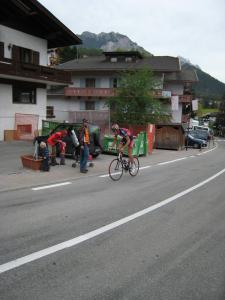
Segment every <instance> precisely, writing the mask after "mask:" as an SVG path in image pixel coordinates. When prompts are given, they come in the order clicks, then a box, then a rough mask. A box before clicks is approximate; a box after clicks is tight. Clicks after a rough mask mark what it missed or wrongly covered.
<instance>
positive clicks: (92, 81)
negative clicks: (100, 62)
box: [85, 78, 95, 88]
mask: <svg viewBox="0 0 225 300" xmlns="http://www.w3.org/2000/svg"><path fill="white" fill-rule="evenodd" d="M85 86H86V87H87V88H89V87H90V88H94V87H95V78H86V79H85Z"/></svg>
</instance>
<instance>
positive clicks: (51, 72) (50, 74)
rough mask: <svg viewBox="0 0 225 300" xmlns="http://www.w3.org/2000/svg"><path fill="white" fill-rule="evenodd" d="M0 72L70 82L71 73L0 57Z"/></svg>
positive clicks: (8, 74)
mask: <svg viewBox="0 0 225 300" xmlns="http://www.w3.org/2000/svg"><path fill="white" fill-rule="evenodd" d="M0 74H3V75H7V76H19V77H25V78H32V79H37V80H41V81H43V82H45V81H51V82H56V83H64V84H69V83H71V73H70V72H66V71H62V70H57V69H54V68H49V67H45V66H40V65H34V64H28V63H23V62H18V61H15V60H12V59H7V58H1V59H0Z"/></svg>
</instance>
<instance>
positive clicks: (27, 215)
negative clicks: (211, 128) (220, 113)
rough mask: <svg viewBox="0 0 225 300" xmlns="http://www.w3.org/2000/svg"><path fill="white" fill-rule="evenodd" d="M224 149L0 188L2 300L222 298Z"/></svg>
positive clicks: (224, 292) (224, 290)
mask: <svg viewBox="0 0 225 300" xmlns="http://www.w3.org/2000/svg"><path fill="white" fill-rule="evenodd" d="M224 150H225V143H223V142H219V143H218V147H217V148H216V149H215V150H214V151H209V152H208V153H206V154H204V155H194V156H191V157H189V158H186V159H183V160H177V161H174V162H171V163H165V164H161V165H159V164H158V165H155V166H151V167H149V168H145V169H142V170H141V171H140V174H139V175H138V176H137V177H135V178H131V177H130V176H129V175H128V174H125V176H123V178H122V179H121V180H120V181H119V182H113V181H112V180H110V179H109V178H108V177H99V176H96V177H86V176H84V177H83V178H82V179H77V180H75V181H73V182H71V183H68V185H63V186H57V187H52V188H51V187H49V188H48V189H40V190H33V189H31V188H27V189H21V190H18V191H8V192H4V193H1V194H0V298H1V300H5V299H7V300H9V299H12V300H15V299H23V300H30V299H35V300H36V299H40V300H45V299H46V300H51V299H54V300H56V299H64V300H65V299H75V300H78V299H82V300H83V299H96V300H97V299H98V300H99V299H112V300H117V299H138V300H139V299H148V300H149V299H151V300H152V299H154V300H161V299H163V300H165V299H166V300H177V299H179V300H224V299H225V218H224V215H225V184H224V183H225V151H224ZM117 221H118V222H117ZM106 225H107V226H106ZM53 246H54V247H53ZM16 259H18V260H16Z"/></svg>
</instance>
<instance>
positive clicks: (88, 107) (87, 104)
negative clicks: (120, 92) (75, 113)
mask: <svg viewBox="0 0 225 300" xmlns="http://www.w3.org/2000/svg"><path fill="white" fill-rule="evenodd" d="M85 110H95V102H94V101H86V102H85Z"/></svg>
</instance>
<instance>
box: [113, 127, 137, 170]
mask: <svg viewBox="0 0 225 300" xmlns="http://www.w3.org/2000/svg"><path fill="white" fill-rule="evenodd" d="M112 131H113V133H114V141H113V143H112V145H111V148H113V147H114V146H115V144H116V142H117V137H118V135H119V136H121V137H122V139H121V141H120V143H119V149H118V150H119V152H123V151H124V148H125V147H127V148H128V156H129V162H130V163H131V169H134V158H133V155H132V148H133V146H134V138H133V135H132V134H131V133H130V130H129V129H127V128H120V127H119V125H118V124H113V125H112Z"/></svg>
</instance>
